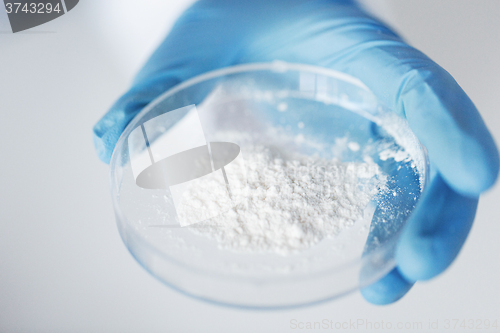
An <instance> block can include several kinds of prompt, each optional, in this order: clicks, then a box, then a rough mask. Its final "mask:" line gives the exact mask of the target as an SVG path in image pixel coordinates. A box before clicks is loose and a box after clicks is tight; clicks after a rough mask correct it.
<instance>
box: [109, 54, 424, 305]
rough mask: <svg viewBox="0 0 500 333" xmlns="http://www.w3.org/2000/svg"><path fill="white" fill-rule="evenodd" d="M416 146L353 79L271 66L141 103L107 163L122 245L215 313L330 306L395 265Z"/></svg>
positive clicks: (415, 172)
mask: <svg viewBox="0 0 500 333" xmlns="http://www.w3.org/2000/svg"><path fill="white" fill-rule="evenodd" d="M427 178H428V160H427V154H426V152H425V148H423V146H422V145H421V144H420V143H419V141H418V140H417V139H416V137H415V136H414V134H413V133H412V131H411V130H410V128H409V127H408V125H407V123H406V122H405V121H404V120H402V119H400V118H399V117H397V116H395V115H394V113H392V112H391V111H390V110H388V109H387V108H385V107H384V106H383V105H381V103H380V102H379V101H378V100H377V98H376V97H375V96H374V95H373V94H372V93H371V92H370V91H369V89H367V88H366V87H365V86H364V85H363V84H362V83H361V82H360V81H359V80H357V79H355V78H352V77H350V76H347V75H345V74H342V73H338V72H335V71H331V70H327V69H324V68H318V67H313V66H307V65H299V64H288V63H282V62H275V63H266V64H249V65H241V66H235V67H230V68H226V69H222V70H217V71H214V72H209V73H207V74H204V75H201V76H198V77H196V78H193V79H191V80H189V81H186V82H184V83H182V84H180V85H178V86H176V87H174V88H173V89H171V90H169V91H167V92H166V93H165V94H163V95H162V96H160V97H159V98H158V99H156V100H155V101H154V102H152V103H151V104H150V105H149V106H147V107H146V108H145V109H144V110H143V111H142V112H141V113H140V114H138V115H137V116H136V117H135V118H134V120H133V121H132V122H131V123H130V124H129V125H128V127H127V128H126V129H125V131H124V133H123V134H122V136H121V138H120V140H119V142H118V144H117V146H116V148H115V151H114V154H113V157H112V161H111V192H112V196H113V200H114V208H115V212H116V217H117V222H118V227H119V230H120V234H121V236H122V238H123V240H124V242H125V244H126V245H127V247H128V248H129V250H130V252H131V253H132V254H133V255H134V257H135V258H136V259H137V260H138V261H139V263H141V264H142V265H143V266H144V267H145V268H146V269H147V270H148V271H149V272H150V273H151V274H153V275H154V276H155V277H157V278H158V279H160V280H161V281H163V282H164V283H166V284H167V285H170V286H172V287H174V288H176V289H178V290H180V291H182V292H185V293H187V294H189V295H191V296H194V297H198V298H201V299H204V300H208V301H213V302H217V303H222V304H228V305H235V306H242V307H255V308H280V307H290V306H297V305H304V304H311V303H315V302H318V301H322V300H326V299H331V298H334V297H337V296H340V295H343V294H345V293H347V292H350V291H353V290H356V289H357V288H360V287H363V286H366V285H368V284H370V283H373V282H375V281H376V280H377V279H379V278H380V277H382V276H383V275H385V274H386V273H388V272H389V271H390V270H391V269H392V268H394V266H395V262H394V249H395V245H396V243H397V241H398V238H399V234H400V231H401V230H402V228H403V226H404V224H405V223H406V220H407V219H408V217H409V215H410V214H411V212H412V210H413V209H414V207H415V205H416V203H417V201H418V199H419V197H420V194H421V192H422V191H423V189H424V187H425V184H426V182H427Z"/></svg>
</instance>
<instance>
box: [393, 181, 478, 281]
mask: <svg viewBox="0 0 500 333" xmlns="http://www.w3.org/2000/svg"><path fill="white" fill-rule="evenodd" d="M477 202H478V198H477V197H476V198H471V197H466V196H463V195H461V194H459V193H457V192H456V191H454V190H453V189H451V188H450V187H449V185H447V184H446V182H445V181H444V180H443V179H442V178H441V175H439V174H438V175H437V176H436V177H435V179H434V180H433V181H432V183H431V185H430V187H429V188H428V189H427V193H425V194H424V197H423V198H422V199H421V201H420V202H419V203H418V206H417V208H416V209H415V211H414V213H413V215H412V216H411V217H410V219H409V221H408V224H407V225H406V226H405V229H404V230H403V233H402V235H401V238H400V239H399V242H398V246H397V249H396V262H397V263H398V267H399V270H400V273H401V274H402V276H404V277H405V279H407V280H408V281H417V280H429V279H431V278H433V277H435V276H436V275H438V274H440V273H442V272H443V271H444V270H445V269H447V268H448V267H449V266H450V265H451V263H452V262H453V260H455V258H456V256H457V255H458V253H459V252H460V249H461V248H462V246H463V244H464V242H465V240H466V238H467V235H468V233H469V231H470V228H471V226H472V222H473V221H474V216H475V213H476V208H477Z"/></svg>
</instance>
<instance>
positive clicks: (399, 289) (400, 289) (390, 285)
mask: <svg viewBox="0 0 500 333" xmlns="http://www.w3.org/2000/svg"><path fill="white" fill-rule="evenodd" d="M412 286H413V283H412V282H408V281H407V280H406V279H405V278H404V277H403V276H402V275H401V274H400V272H399V270H398V268H394V269H393V270H392V271H391V272H390V273H389V274H387V275H386V276H384V277H383V278H381V279H380V280H378V281H377V282H375V283H373V284H371V285H369V286H368V287H365V288H363V289H361V295H363V297H364V298H365V300H367V301H368V302H370V303H372V304H375V305H387V304H391V303H394V302H396V301H398V300H399V299H401V298H402V297H403V296H404V295H406V293H407V292H408V291H409V290H410V289H411V287H412Z"/></svg>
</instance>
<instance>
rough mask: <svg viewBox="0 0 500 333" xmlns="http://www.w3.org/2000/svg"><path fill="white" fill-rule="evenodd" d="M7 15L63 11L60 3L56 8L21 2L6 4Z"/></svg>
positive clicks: (47, 4) (42, 4)
mask: <svg viewBox="0 0 500 333" xmlns="http://www.w3.org/2000/svg"><path fill="white" fill-rule="evenodd" d="M5 9H6V10H7V14H12V13H14V14H18V13H19V14H20V13H25V14H50V13H52V12H56V13H60V12H61V11H62V9H61V7H60V6H59V3H58V4H56V5H55V6H54V5H52V4H51V3H35V2H32V3H24V4H22V3H20V2H12V3H10V2H7V3H5Z"/></svg>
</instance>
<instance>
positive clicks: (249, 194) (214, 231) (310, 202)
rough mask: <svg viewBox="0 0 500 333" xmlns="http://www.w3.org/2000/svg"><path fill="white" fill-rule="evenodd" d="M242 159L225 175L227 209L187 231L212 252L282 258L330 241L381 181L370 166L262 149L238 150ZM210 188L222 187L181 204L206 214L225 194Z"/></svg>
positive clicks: (188, 195) (191, 194)
mask: <svg viewBox="0 0 500 333" xmlns="http://www.w3.org/2000/svg"><path fill="white" fill-rule="evenodd" d="M242 157H243V158H242V159H241V158H240V159H238V160H236V161H235V165H234V166H233V171H232V172H230V173H228V178H229V184H230V185H231V199H229V200H232V203H233V205H234V203H236V204H235V205H234V207H232V208H230V209H229V210H228V211H226V212H225V213H223V214H222V215H219V216H217V217H215V218H212V219H210V220H207V221H204V222H200V223H198V224H195V225H193V226H191V227H190V229H191V230H192V231H193V232H195V233H197V234H199V235H203V236H207V237H210V238H212V239H216V240H217V241H218V244H219V247H220V248H222V249H230V250H233V251H238V252H275V253H280V254H288V253H291V252H296V251H298V250H303V249H307V248H309V247H311V246H313V245H314V244H316V243H318V242H320V241H321V240H322V239H324V238H326V237H331V236H335V235H336V234H338V233H339V232H340V231H342V230H343V229H345V228H348V227H349V226H352V225H353V224H354V223H355V222H356V221H357V220H358V219H360V218H361V217H362V216H363V210H364V208H365V207H366V206H367V204H368V203H369V201H370V200H371V199H372V198H373V196H374V195H375V194H376V193H377V192H378V191H379V190H380V188H381V187H382V186H384V185H385V181H386V178H385V176H383V175H382V173H381V171H380V169H379V167H378V166H377V165H376V164H375V163H373V162H367V163H344V162H340V161H336V160H326V159H322V158H319V157H311V156H305V155H297V154H293V155H289V154H285V153H283V152H281V151H279V150H278V149H276V148H274V147H266V146H262V145H256V146H249V147H244V149H242ZM218 179H219V180H218ZM217 181H219V182H220V181H223V180H221V178H220V177H219V178H211V179H210V181H207V182H205V183H197V185H196V186H193V187H191V188H189V190H188V191H187V192H185V194H184V197H185V200H186V202H188V203H190V205H193V207H200V206H203V207H207V208H208V209H211V207H212V208H213V209H220V205H228V203H227V202H224V200H223V202H221V200H220V198H222V197H224V195H225V194H224V193H222V192H221V193H218V192H217V191H221V190H220V189H223V188H224V187H223V186H220V185H221V184H214V182H217ZM214 189H216V190H214ZM217 189H219V190H217ZM226 196H227V195H226ZM226 201H227V200H226ZM196 211H197V210H196V209H190V206H189V205H184V206H183V208H182V209H181V210H179V211H178V214H179V216H182V217H183V218H184V219H188V220H189V219H192V220H196V219H198V218H199V217H198V216H193V214H196Z"/></svg>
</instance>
